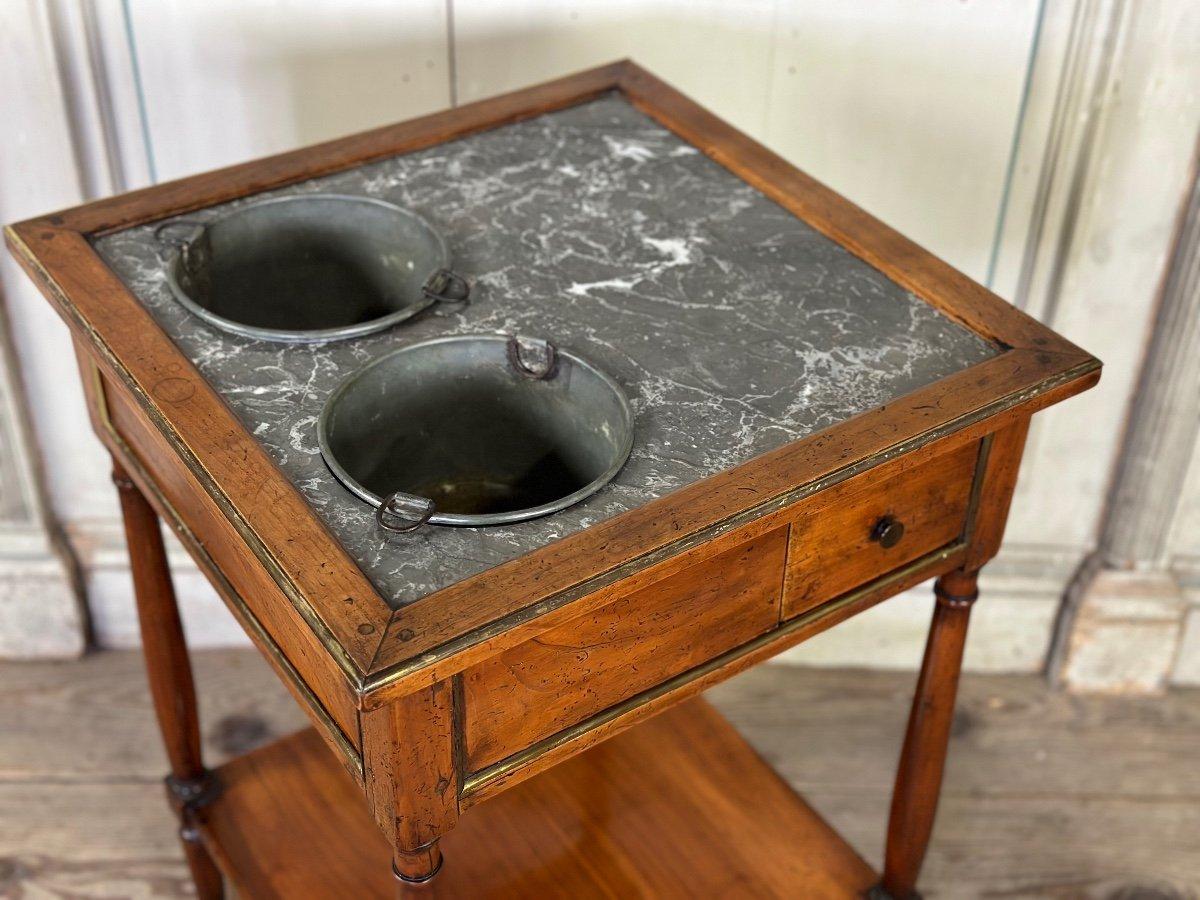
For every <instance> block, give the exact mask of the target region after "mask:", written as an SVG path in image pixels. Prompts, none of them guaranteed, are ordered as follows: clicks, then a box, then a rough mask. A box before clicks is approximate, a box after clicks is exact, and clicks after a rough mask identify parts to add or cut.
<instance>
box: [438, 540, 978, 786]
mask: <svg viewBox="0 0 1200 900" xmlns="http://www.w3.org/2000/svg"><path fill="white" fill-rule="evenodd" d="M966 547H967V544H966V543H965V542H964V541H961V540H958V541H954V542H953V543H950V544H947V545H946V546H945V547H942V548H941V549H938V550H934V551H932V552H930V553H926V554H925V555H924V556H922V557H920V558H918V559H916V560H913V561H912V562H911V563H908V564H907V565H905V566H901V567H900V568H899V569H896V570H894V571H892V572H890V573H889V574H887V575H885V576H883V577H882V578H877V579H876V580H875V581H872V582H870V583H869V584H866V585H864V586H862V587H860V588H856V589H855V590H853V591H850V592H849V593H846V594H843V595H842V596H841V597H838V598H837V599H835V600H831V601H830V602H829V603H826V604H825V605H824V606H820V607H817V608H816V609H814V610H811V611H810V612H807V613H804V614H803V615H799V616H796V617H795V618H794V619H789V620H787V621H786V622H785V623H783V624H782V625H780V626H779V627H777V628H774V629H772V630H771V631H768V632H766V633H765V634H761V635H759V636H758V637H756V638H754V639H753V640H750V641H747V642H746V643H745V644H742V645H741V646H739V647H735V648H733V649H732V650H727V651H725V652H724V653H722V654H721V655H720V656H714V657H713V658H712V659H710V660H708V661H707V662H704V663H701V664H700V665H698V666H696V667H695V668H692V669H688V670H687V671H686V672H681V673H680V674H678V675H675V676H673V677H672V678H669V679H667V680H666V681H664V682H662V683H661V684H658V685H655V686H654V687H652V688H648V689H647V690H644V691H642V692H641V693H639V694H635V695H634V696H632V697H630V698H629V699H627V700H624V701H622V702H621V703H618V704H617V705H616V706H610V707H609V708H608V709H606V710H603V711H602V712H599V713H596V714H595V715H594V716H591V717H590V718H587V719H584V720H583V721H582V722H579V723H577V724H575V725H572V726H570V727H569V728H564V729H563V730H562V731H559V732H556V733H555V734H552V735H550V737H547V738H543V739H542V740H540V741H538V742H537V743H534V744H531V745H530V746H528V747H526V748H525V749H524V750H519V751H517V752H516V753H514V754H512V755H511V756H507V757H505V758H504V759H502V760H500V761H499V762H496V763H493V764H492V765H490V766H487V767H486V768H483V769H480V770H479V771H478V772H474V773H472V774H470V775H468V776H467V777H466V778H464V779H463V783H462V788H461V790H460V794H461V795H462V796H467V795H469V794H473V793H475V792H476V791H478V790H480V789H481V788H483V787H485V786H486V785H488V784H491V783H492V782H494V781H496V780H498V779H501V778H504V777H506V776H507V775H509V774H511V773H512V772H514V771H516V770H517V769H520V768H522V767H523V766H527V765H529V764H530V763H532V762H534V761H535V760H537V759H538V758H539V757H541V756H543V755H545V754H546V753H548V752H550V751H552V750H556V749H558V748H559V747H562V746H563V745H565V744H568V743H570V742H571V741H574V740H577V739H579V738H581V737H583V736H584V735H586V734H587V733H588V732H590V731H593V730H595V729H596V728H599V727H601V726H602V725H607V724H608V723H609V722H613V721H615V720H616V719H619V718H621V717H622V716H624V715H626V714H627V713H629V712H632V711H633V710H635V709H637V708H638V707H639V706H644V705H646V704H647V703H649V702H651V701H653V700H656V699H658V698H659V697H662V696H664V695H666V694H669V693H671V692H672V691H675V690H677V689H679V688H681V687H684V686H685V685H687V684H689V683H690V682H692V681H695V680H696V679H698V678H702V677H703V676H705V675H707V674H709V673H710V672H714V671H716V670H717V669H719V668H721V667H723V666H725V665H727V664H729V663H731V662H733V661H735V660H737V659H738V658H739V657H742V656H745V655H747V654H748V653H753V652H754V651H755V650H758V649H760V648H762V647H765V646H766V645H768V644H770V643H772V642H774V641H777V640H778V639H779V638H781V637H784V636H786V635H788V634H790V633H792V632H793V631H798V630H799V629H801V628H804V627H805V626H807V625H811V624H812V623H813V622H817V621H819V620H821V619H823V618H825V617H827V616H830V615H832V614H833V613H836V612H838V611H839V610H841V609H844V608H845V607H847V606H850V605H851V604H853V603H855V602H856V601H858V600H860V599H861V598H863V597H865V596H866V595H868V594H871V593H874V592H875V591H878V590H881V589H886V588H887V587H888V586H889V585H893V584H896V583H897V582H899V581H902V580H904V579H905V578H907V577H908V576H910V575H912V574H914V573H916V572H918V571H920V570H921V569H923V568H926V567H930V566H933V565H935V564H936V563H938V562H941V561H942V560H945V559H948V558H949V557H951V556H953V555H954V554H955V553H958V552H959V551H961V550H965V549H966Z"/></svg>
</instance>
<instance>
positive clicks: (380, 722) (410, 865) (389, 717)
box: [359, 681, 458, 897]
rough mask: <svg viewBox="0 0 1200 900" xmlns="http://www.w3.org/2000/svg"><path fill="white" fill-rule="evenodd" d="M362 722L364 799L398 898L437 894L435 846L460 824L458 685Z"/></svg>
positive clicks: (366, 715)
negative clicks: (387, 847)
mask: <svg viewBox="0 0 1200 900" xmlns="http://www.w3.org/2000/svg"><path fill="white" fill-rule="evenodd" d="M359 721H360V724H361V728H362V741H363V768H364V776H365V779H364V780H365V782H366V788H367V801H368V803H369V804H370V806H371V812H372V813H373V814H374V816H375V821H377V822H378V823H379V827H380V828H381V829H383V833H384V835H385V837H387V839H388V842H389V843H390V844H391V845H392V851H393V852H392V874H393V875H394V876H395V878H396V895H397V897H410V896H413V895H422V896H425V897H429V896H431V895H436V894H437V893H438V891H437V884H438V879H436V878H435V876H436V875H437V874H438V872H439V871H441V868H442V851H441V847H440V846H439V844H438V841H439V840H440V839H441V837H442V835H444V834H446V833H447V832H448V831H449V830H450V829H451V828H453V827H454V825H455V823H456V822H457V821H458V767H457V766H456V765H455V761H454V690H453V687H452V685H451V684H450V682H449V681H439V682H437V683H435V684H433V685H431V686H430V687H427V688H423V689H421V690H418V691H416V692H414V693H412V694H409V695H408V696H406V697H401V698H400V699H398V700H396V701H393V702H392V703H389V704H388V705H386V706H383V707H380V708H378V709H369V710H364V711H363V713H362V717H361V719H360V720H359Z"/></svg>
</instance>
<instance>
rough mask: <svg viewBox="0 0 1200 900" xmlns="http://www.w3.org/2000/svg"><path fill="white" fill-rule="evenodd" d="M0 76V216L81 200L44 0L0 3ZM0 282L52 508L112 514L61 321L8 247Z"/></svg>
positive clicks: (0, 255) (101, 459)
mask: <svg viewBox="0 0 1200 900" xmlns="http://www.w3.org/2000/svg"><path fill="white" fill-rule="evenodd" d="M0 85H3V86H4V90H2V91H0V121H3V122H4V145H3V149H2V150H0V222H4V223H8V222H14V221H17V220H19V219H24V218H28V217H30V216H34V215H39V214H41V213H46V212H50V211H52V210H55V209H61V208H62V207H65V206H71V205H74V204H75V203H78V202H79V201H80V199H81V198H82V194H81V188H80V182H79V177H78V170H77V168H76V160H75V156H74V153H73V148H72V143H71V133H70V129H69V128H68V123H67V115H66V109H65V106H64V102H63V93H62V82H61V80H60V78H59V73H58V69H57V66H56V61H55V56H54V47H53V42H52V35H51V27H50V21H49V18H48V15H47V8H46V6H45V5H44V4H41V3H34V2H22V3H0ZM0 290H2V291H3V296H4V301H5V303H6V305H7V308H8V314H9V318H10V323H11V331H12V336H13V342H14V343H15V344H16V349H17V357H18V360H19V362H20V367H21V376H22V380H23V381H24V384H25V388H26V391H27V393H28V399H29V404H30V407H31V412H32V419H33V424H34V428H35V431H36V437H37V439H38V443H39V444H40V446H41V448H42V450H43V456H44V460H45V469H46V480H47V486H48V489H49V493H50V497H51V501H52V506H53V508H54V509H55V511H56V512H57V513H58V515H59V516H66V517H70V516H73V515H80V514H85V515H87V514H90V515H95V514H96V513H97V512H100V513H101V514H105V513H107V514H115V511H116V500H115V498H114V497H113V496H112V491H111V486H110V485H108V484H107V471H108V469H107V465H106V463H105V458H106V457H105V454H104V453H103V451H101V450H100V448H99V445H98V444H97V443H96V441H95V440H94V439H93V438H92V437H91V436H90V435H89V434H87V431H88V430H89V429H88V425H87V410H86V407H85V406H84V402H83V393H82V390H81V388H80V384H79V378H78V376H77V375H76V373H75V365H74V362H73V359H74V357H73V354H72V352H71V342H70V337H69V335H68V332H67V327H66V325H64V324H63V323H62V321H61V320H60V319H59V318H58V315H57V314H56V313H55V312H54V310H53V309H52V308H51V307H50V304H48V303H47V302H46V301H45V300H44V299H43V298H42V296H41V294H40V293H38V291H37V289H36V288H35V287H34V286H33V284H32V283H31V282H30V281H29V279H28V278H27V277H26V276H25V274H24V273H23V272H22V271H21V270H20V268H19V267H18V266H17V264H16V262H15V261H14V260H13V259H12V257H11V256H10V255H9V254H8V253H7V252H0ZM106 488H107V489H106Z"/></svg>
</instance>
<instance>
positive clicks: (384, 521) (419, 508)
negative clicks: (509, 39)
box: [375, 491, 434, 534]
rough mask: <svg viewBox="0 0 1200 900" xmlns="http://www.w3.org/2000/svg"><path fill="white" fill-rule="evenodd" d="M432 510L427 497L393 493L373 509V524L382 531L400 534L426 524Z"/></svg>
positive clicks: (400, 492) (399, 492)
mask: <svg viewBox="0 0 1200 900" xmlns="http://www.w3.org/2000/svg"><path fill="white" fill-rule="evenodd" d="M433 509H434V507H433V501H432V500H430V499H429V498H428V497H419V496H417V495H416V494H408V493H405V492H404V491H394V492H393V493H391V494H388V495H387V496H386V497H384V498H383V500H382V501H381V502H380V504H379V505H378V506H377V507H375V522H376V523H377V524H378V525H379V527H380V528H382V529H383V530H384V531H391V532H394V533H396V534H402V533H403V532H405V531H412V530H414V529H416V528H420V527H421V526H422V525H424V524H425V523H426V522H428V521H429V517H430V516H432V515H433Z"/></svg>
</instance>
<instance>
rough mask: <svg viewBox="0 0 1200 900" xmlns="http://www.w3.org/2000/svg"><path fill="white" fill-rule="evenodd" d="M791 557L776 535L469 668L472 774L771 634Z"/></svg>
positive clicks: (783, 534) (782, 536)
mask: <svg viewBox="0 0 1200 900" xmlns="http://www.w3.org/2000/svg"><path fill="white" fill-rule="evenodd" d="M786 549H787V529H786V528H783V529H776V530H774V531H771V532H768V533H767V534H765V535H762V536H761V537H758V538H755V539H753V540H750V541H748V542H746V543H745V544H741V545H740V546H737V547H733V548H732V549H729V550H726V551H725V552H723V553H720V554H717V555H716V556H712V557H710V558H709V559H707V560H705V561H704V562H702V563H698V564H696V565H694V566H690V567H689V568H687V569H684V570H683V571H682V572H680V573H678V574H676V575H673V576H670V577H668V578H665V579H663V580H662V581H658V582H655V583H654V584H651V585H649V586H648V587H645V588H642V589H641V590H639V591H635V592H634V593H632V594H630V595H628V596H627V597H624V598H622V599H621V600H618V601H617V602H615V603H610V604H608V605H607V606H604V607H601V608H600V609H599V610H597V611H596V612H595V613H593V614H591V615H588V616H582V617H581V618H580V619H578V620H576V621H573V622H568V623H567V624H566V625H563V626H561V627H560V628H556V629H553V630H551V631H547V632H545V633H544V634H542V635H540V636H539V637H537V638H534V639H533V640H532V641H530V642H529V643H527V644H522V645H521V646H519V647H515V648H514V649H512V650H509V651H507V652H505V653H501V654H499V655H497V656H496V657H494V658H493V659H490V660H488V661H487V662H485V663H481V664H479V665H477V666H473V667H471V668H470V669H467V671H466V672H464V673H463V676H462V677H463V684H464V686H465V696H464V704H463V708H464V714H465V717H466V720H465V732H466V734H465V739H466V753H467V760H466V761H467V764H468V765H469V767H470V769H471V771H478V770H479V769H482V768H484V767H486V766H488V765H491V764H492V763H495V762H498V761H499V760H501V759H503V758H504V757H506V756H508V755H509V754H511V753H514V752H516V751H517V750H521V749H522V748H524V747H527V746H529V745H530V744H532V743H534V742H535V741H537V740H539V739H541V738H545V737H548V736H549V735H551V734H554V733H555V732H557V731H561V730H562V729H563V728H566V727H568V726H570V725H574V724H576V723H577V722H580V721H582V720H583V719H585V718H587V717H588V716H590V715H594V714H596V713H598V712H600V711H602V710H605V709H608V708H609V707H612V706H615V705H616V704H617V703H620V702H621V701H623V700H627V699H628V698H630V697H632V696H634V695H635V694H637V693H639V692H641V691H643V690H646V689H647V688H651V687H653V686H654V685H656V684H660V683H662V682H664V681H666V680H667V679H669V678H670V677H671V676H673V675H677V674H679V673H680V672H685V671H687V670H688V669H691V668H692V667H693V666H697V665H700V664H701V663H703V662H705V661H707V660H709V659H712V658H713V657H716V656H719V655H720V654H721V653H723V652H724V651H726V650H730V649H732V648H734V647H737V646H738V645H740V644H744V643H746V642H747V641H749V640H751V639H752V638H755V637H757V636H758V635H760V634H763V633H765V632H767V631H769V630H770V629H772V628H773V627H774V626H775V625H776V623H777V622H778V621H779V601H780V594H781V587H782V580H783V562H784V555H785V551H786Z"/></svg>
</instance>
